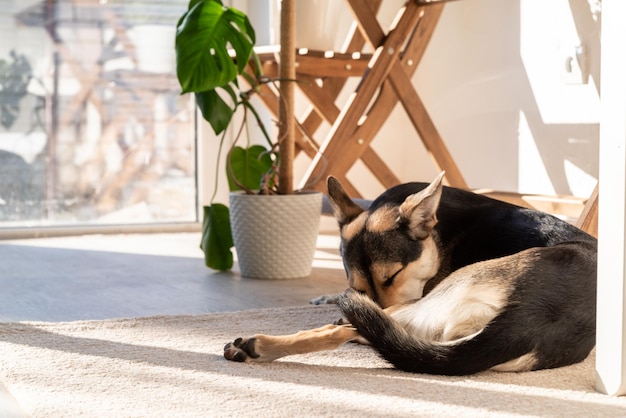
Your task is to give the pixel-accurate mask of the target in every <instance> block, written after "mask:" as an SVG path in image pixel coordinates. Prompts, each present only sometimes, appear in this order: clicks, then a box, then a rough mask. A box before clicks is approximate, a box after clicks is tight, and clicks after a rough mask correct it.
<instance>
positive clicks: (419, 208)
mask: <svg viewBox="0 0 626 418" xmlns="http://www.w3.org/2000/svg"><path fill="white" fill-rule="evenodd" d="M444 174H445V172H444V171H442V172H441V173H440V174H439V175H438V176H437V178H436V179H435V180H433V182H432V183H430V184H429V185H428V187H426V188H425V189H424V190H422V191H420V192H417V193H415V194H412V195H410V196H409V197H407V198H406V199H405V200H404V202H403V203H402V204H401V205H400V217H401V218H402V219H404V220H405V221H406V222H408V225H409V235H410V236H411V238H413V239H424V238H426V237H427V236H428V234H430V231H432V229H433V228H434V227H435V225H436V224H437V208H438V207H439V200H440V199H441V191H442V189H443V186H442V184H441V182H442V180H443V176H444Z"/></svg>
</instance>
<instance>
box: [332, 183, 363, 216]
mask: <svg viewBox="0 0 626 418" xmlns="http://www.w3.org/2000/svg"><path fill="white" fill-rule="evenodd" d="M326 186H327V187H328V198H329V200H330V203H331V205H332V206H333V211H334V212H335V218H337V222H338V223H339V226H343V225H346V224H348V223H350V222H352V221H353V220H354V218H356V217H357V216H359V215H360V214H361V213H362V212H363V209H362V208H361V207H360V206H359V205H357V204H356V203H354V202H353V201H352V199H350V196H348V194H347V193H346V192H345V190H344V189H343V187H341V183H339V180H337V179H336V178H334V177H333V176H330V177H328V180H327V181H326Z"/></svg>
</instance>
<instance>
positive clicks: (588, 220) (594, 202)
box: [576, 184, 598, 238]
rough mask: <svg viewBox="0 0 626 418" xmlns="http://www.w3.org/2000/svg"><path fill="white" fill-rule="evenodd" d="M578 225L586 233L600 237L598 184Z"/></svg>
mask: <svg viewBox="0 0 626 418" xmlns="http://www.w3.org/2000/svg"><path fill="white" fill-rule="evenodd" d="M576 226H577V227H578V228H580V229H582V230H583V231H585V232H586V233H588V234H590V235H593V236H594V237H596V238H597V237H598V185H597V184H596V187H595V189H593V193H591V196H590V197H589V200H587V203H586V204H585V207H584V208H583V211H582V213H581V214H580V216H579V217H578V221H576Z"/></svg>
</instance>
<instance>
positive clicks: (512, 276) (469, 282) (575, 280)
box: [224, 173, 597, 375]
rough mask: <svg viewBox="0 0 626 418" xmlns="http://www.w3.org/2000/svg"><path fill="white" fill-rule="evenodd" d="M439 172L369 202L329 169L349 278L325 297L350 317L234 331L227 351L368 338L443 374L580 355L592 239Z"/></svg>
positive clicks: (587, 326)
mask: <svg viewBox="0 0 626 418" xmlns="http://www.w3.org/2000/svg"><path fill="white" fill-rule="evenodd" d="M442 178H443V173H441V174H440V175H439V176H438V177H437V178H436V179H435V180H434V181H433V182H432V183H431V184H426V183H407V184H402V185H399V186H396V187H393V188H391V189H389V190H387V191H386V192H384V193H383V194H382V195H381V196H380V197H378V198H377V199H376V200H375V201H374V202H372V204H371V206H370V207H369V208H368V209H367V210H364V209H362V208H361V207H360V206H358V205H357V204H356V203H354V202H353V201H352V200H351V199H350V197H348V195H347V194H346V192H345V191H344V190H343V188H342V187H341V185H340V183H339V182H338V181H337V180H336V179H334V178H332V177H331V178H329V179H328V194H329V199H330V202H331V204H332V206H333V209H334V212H335V216H336V218H337V221H338V223H339V228H340V233H341V255H342V257H343V262H344V266H345V270H346V273H347V279H348V284H349V289H348V291H346V292H345V293H344V294H342V295H338V296H337V297H336V298H334V300H333V302H334V303H336V304H337V305H338V306H339V307H340V309H341V311H342V313H343V315H344V316H345V318H346V319H345V320H340V321H338V322H337V323H335V324H329V325H326V326H324V327H321V328H317V329H313V330H308V331H301V332H298V333H297V334H293V335H283V336H269V335H261V334H259V335H255V336H252V337H249V338H238V339H236V340H235V341H234V342H232V343H229V344H227V345H226V347H224V356H225V357H226V358H227V359H228V360H233V361H256V362H267V361H272V360H275V359H277V358H279V357H283V356H287V355H292V354H302V353H307V352H313V351H320V350H332V349H335V348H337V347H339V346H340V345H342V344H344V343H346V342H348V341H364V340H365V341H364V342H367V343H368V344H370V345H371V346H372V347H373V348H374V349H375V350H377V351H378V353H379V354H380V355H381V356H382V357H383V358H385V359H386V360H387V361H389V362H390V363H392V364H393V365H394V366H395V367H396V368H398V369H401V370H405V371H410V372H417V373H431V374H442V375H465V374H472V373H477V372H480V371H483V370H489V369H492V370H499V371H528V370H537V369H546V368H553V367H561V366H566V365H569V364H573V363H577V362H580V361H582V360H583V359H585V357H587V355H588V354H589V352H590V351H591V349H592V348H593V347H594V344H595V314H596V253H597V241H596V239H595V238H593V237H592V236H590V235H588V234H586V233H584V232H582V231H581V230H579V229H578V228H576V227H574V226H572V225H570V224H568V223H567V222H565V221H562V220H560V219H558V218H556V217H554V216H551V215H548V214H545V213H542V212H539V211H535V210H530V209H526V208H522V207H519V206H515V205H511V204H509V203H505V202H501V201H498V200H494V199H490V198H488V197H485V196H481V195H477V194H474V193H472V192H468V191H464V190H460V189H455V188H451V187H444V186H442Z"/></svg>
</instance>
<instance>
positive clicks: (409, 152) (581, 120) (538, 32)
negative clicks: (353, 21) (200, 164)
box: [221, 0, 600, 201]
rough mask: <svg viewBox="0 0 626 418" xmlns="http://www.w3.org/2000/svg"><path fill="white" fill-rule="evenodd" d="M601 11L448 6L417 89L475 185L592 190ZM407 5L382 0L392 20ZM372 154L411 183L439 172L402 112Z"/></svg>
mask: <svg viewBox="0 0 626 418" xmlns="http://www.w3.org/2000/svg"><path fill="white" fill-rule="evenodd" d="M329 1H332V2H338V1H339V0H329ZM269 2H270V4H273V3H274V0H269ZM255 3H256V2H255ZM597 3H599V1H598V0H550V1H539V0H464V1H458V2H451V3H448V4H447V5H446V6H445V9H444V12H443V14H442V17H441V19H440V21H439V24H438V26H437V29H436V30H435V34H434V36H433V39H432V40H431V42H430V45H429V47H428V49H427V51H426V54H425V56H424V58H423V60H422V62H421V64H420V67H419V68H418V70H417V72H416V74H415V76H414V77H413V84H414V85H415V86H416V88H417V91H418V93H419V94H420V97H421V98H422V100H423V101H424V103H425V105H426V108H427V109H428V110H429V112H430V115H431V117H432V118H433V120H434V122H435V125H436V126H437V128H438V129H439V131H440V134H441V136H442V137H443V139H444V141H445V142H446V145H447V146H448V148H449V150H450V152H451V154H452V156H453V157H454V158H455V160H456V162H457V164H458V165H459V168H460V169H461V172H462V173H463V175H464V176H465V179H466V181H467V183H468V185H469V186H470V187H472V188H492V189H497V190H505V191H514V192H522V193H548V194H553V193H557V194H572V195H576V196H581V197H586V196H588V195H589V194H591V191H592V189H593V187H594V186H595V182H596V179H597V177H598V131H599V127H598V123H599V98H598V91H599V82H600V77H599V60H600V58H599V57H600V43H599V36H600V15H599V13H595V12H597V8H598V6H597ZM398 4H399V2H398V1H392V2H387V1H385V2H383V7H384V8H386V9H385V10H383V11H381V13H382V14H384V19H385V21H386V22H390V19H391V16H393V14H394V12H395V9H396V8H397V7H398ZM342 7H343V6H342ZM259 13H260V12H255V15H252V16H251V17H252V18H253V19H255V17H256V18H257V19H258V18H260V17H263V18H265V17H266V16H267V15H265V14H264V13H260V14H259ZM255 25H256V26H257V27H259V25H260V26H263V22H255ZM267 30H268V31H269V26H268V28H267ZM578 45H583V46H584V56H583V59H584V61H585V62H584V63H583V67H584V68H586V71H583V73H585V74H587V73H588V74H589V76H588V77H582V78H583V80H581V77H577V74H576V71H574V74H573V75H571V74H570V73H567V72H566V71H565V66H566V61H567V56H568V55H572V54H574V53H575V47H576V46H578ZM583 75H584V74H583ZM317 139H318V140H320V141H321V140H322V139H323V137H319V138H317ZM373 147H374V148H375V149H376V150H377V151H378V152H379V153H380V154H381V155H382V156H383V158H384V159H385V161H386V162H387V163H388V164H389V165H390V166H391V167H393V168H394V170H395V172H396V173H397V175H398V176H399V177H400V179H401V180H402V181H413V180H422V181H427V180H430V179H432V178H433V177H434V176H435V175H436V172H437V170H436V168H435V166H434V165H433V164H432V162H431V160H430V158H429V157H428V155H427V153H426V152H425V150H424V149H423V146H422V145H421V142H420V141H419V138H418V136H417V134H416V133H415V132H414V129H413V127H412V125H411V123H410V122H409V120H408V118H407V117H406V115H405V114H404V111H403V109H402V108H401V106H397V107H396V109H395V110H394V112H393V113H392V115H391V117H390V118H389V120H388V121H387V122H386V123H385V125H384V127H383V129H382V130H381V133H380V134H379V135H378V137H377V138H376V139H375V140H374V142H373ZM349 177H350V179H351V180H352V181H353V182H354V183H355V184H356V185H357V187H358V188H359V190H361V191H363V193H364V194H365V195H366V196H367V197H374V196H375V195H376V194H378V193H379V192H380V191H382V187H381V186H380V185H379V184H377V183H376V182H374V181H372V178H371V176H369V175H368V174H367V173H366V172H365V170H364V169H362V166H361V165H360V164H357V165H356V166H355V167H354V169H353V170H351V172H350V173H349ZM222 188H224V187H222ZM222 193H227V192H226V191H223V192H222ZM224 195H225V194H224ZM221 200H222V201H226V200H225V199H221Z"/></svg>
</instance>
